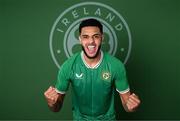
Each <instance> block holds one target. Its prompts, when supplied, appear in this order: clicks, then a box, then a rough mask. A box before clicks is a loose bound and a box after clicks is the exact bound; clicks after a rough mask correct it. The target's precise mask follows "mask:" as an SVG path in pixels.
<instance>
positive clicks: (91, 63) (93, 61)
mask: <svg viewBox="0 0 180 121" xmlns="http://www.w3.org/2000/svg"><path fill="white" fill-rule="evenodd" d="M101 56H102V54H101V51H99V53H98V55H97V57H96V58H88V57H87V56H86V54H84V53H83V57H84V60H85V62H86V64H87V65H88V66H89V67H91V68H94V67H95V66H96V65H97V64H98V63H99V61H100V59H101Z"/></svg>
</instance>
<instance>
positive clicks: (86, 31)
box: [81, 26, 101, 35]
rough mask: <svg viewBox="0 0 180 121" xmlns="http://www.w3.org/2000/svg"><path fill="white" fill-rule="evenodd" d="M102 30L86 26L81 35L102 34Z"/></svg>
mask: <svg viewBox="0 0 180 121" xmlns="http://www.w3.org/2000/svg"><path fill="white" fill-rule="evenodd" d="M100 33H101V32H100V29H99V28H98V27H96V26H86V27H83V28H82V29H81V34H82V35H84V34H88V35H89V34H90V35H91V34H100Z"/></svg>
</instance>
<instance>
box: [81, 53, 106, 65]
mask: <svg viewBox="0 0 180 121" xmlns="http://www.w3.org/2000/svg"><path fill="white" fill-rule="evenodd" d="M100 52H101V58H100V60H99V62H98V63H97V64H96V65H94V66H93V67H91V66H89V65H88V64H87V63H86V61H85V59H84V56H83V54H84V52H83V51H82V52H81V59H82V61H83V63H84V65H85V66H86V67H87V68H91V69H96V68H98V67H99V65H100V64H101V62H102V60H103V56H104V54H103V52H102V51H100Z"/></svg>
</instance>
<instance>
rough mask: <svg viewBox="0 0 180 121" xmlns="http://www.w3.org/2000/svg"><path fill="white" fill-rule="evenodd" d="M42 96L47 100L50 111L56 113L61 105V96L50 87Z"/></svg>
mask: <svg viewBox="0 0 180 121" xmlns="http://www.w3.org/2000/svg"><path fill="white" fill-rule="evenodd" d="M44 96H45V98H46V100H47V103H48V106H49V108H50V109H51V110H52V111H58V110H59V109H60V107H61V105H62V100H63V95H61V94H59V93H57V92H56V89H55V88H54V87H52V86H50V87H49V88H48V89H47V91H45V92H44Z"/></svg>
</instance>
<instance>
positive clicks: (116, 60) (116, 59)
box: [104, 53, 124, 65]
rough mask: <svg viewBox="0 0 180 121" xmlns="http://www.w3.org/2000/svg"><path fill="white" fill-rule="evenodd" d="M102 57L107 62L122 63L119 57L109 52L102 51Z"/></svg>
mask: <svg viewBox="0 0 180 121" xmlns="http://www.w3.org/2000/svg"><path fill="white" fill-rule="evenodd" d="M104 58H105V60H106V61H107V62H108V63H111V64H113V65H114V64H118V65H124V64H123V63H122V62H121V60H120V59H118V58H116V57H114V56H112V55H110V54H109V53H104Z"/></svg>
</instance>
